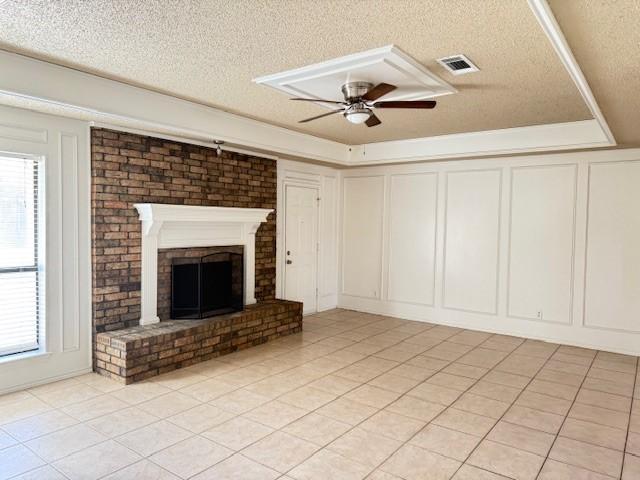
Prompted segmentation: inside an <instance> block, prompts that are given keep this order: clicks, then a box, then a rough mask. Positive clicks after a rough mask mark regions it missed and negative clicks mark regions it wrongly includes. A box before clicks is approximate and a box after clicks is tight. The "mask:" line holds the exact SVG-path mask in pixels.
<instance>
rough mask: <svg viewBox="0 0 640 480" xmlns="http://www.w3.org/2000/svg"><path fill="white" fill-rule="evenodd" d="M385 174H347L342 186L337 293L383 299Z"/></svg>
mask: <svg viewBox="0 0 640 480" xmlns="http://www.w3.org/2000/svg"><path fill="white" fill-rule="evenodd" d="M385 184H386V181H385V176H384V175H362V176H358V175H357V176H349V177H347V178H345V179H344V181H343V185H342V205H343V207H342V236H341V237H342V262H341V284H340V292H341V293H342V294H345V295H352V296H355V297H362V298H375V299H381V298H383V293H382V288H383V282H382V275H383V272H384V268H383V260H384V247H385V242H384V238H385V237H386V235H384V232H383V229H384V225H385V209H384V206H385V189H386V188H385Z"/></svg>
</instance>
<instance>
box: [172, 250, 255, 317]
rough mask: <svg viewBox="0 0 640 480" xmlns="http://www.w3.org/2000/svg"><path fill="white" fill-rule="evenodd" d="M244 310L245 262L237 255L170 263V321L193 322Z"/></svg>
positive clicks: (178, 260)
mask: <svg viewBox="0 0 640 480" xmlns="http://www.w3.org/2000/svg"><path fill="white" fill-rule="evenodd" d="M243 309H244V259H243V255H242V254H240V253H235V252H217V253H212V254H210V255H205V256H203V257H199V258H174V259H172V261H171V318H172V319H175V320H179V319H194V318H207V317H213V316H216V315H223V314H226V313H231V312H239V311H242V310H243Z"/></svg>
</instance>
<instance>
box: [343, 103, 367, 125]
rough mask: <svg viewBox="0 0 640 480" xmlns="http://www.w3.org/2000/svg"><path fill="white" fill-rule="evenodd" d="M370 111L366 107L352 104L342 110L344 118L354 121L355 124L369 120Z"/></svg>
mask: <svg viewBox="0 0 640 480" xmlns="http://www.w3.org/2000/svg"><path fill="white" fill-rule="evenodd" d="M372 113H373V112H372V111H371V110H370V109H368V108H367V107H364V106H360V105H354V106H352V107H349V108H348V109H347V110H345V112H344V118H346V119H347V120H349V122H351V123H354V124H356V125H360V124H361V123H364V122H366V121H367V120H369V117H370V116H371V115H372Z"/></svg>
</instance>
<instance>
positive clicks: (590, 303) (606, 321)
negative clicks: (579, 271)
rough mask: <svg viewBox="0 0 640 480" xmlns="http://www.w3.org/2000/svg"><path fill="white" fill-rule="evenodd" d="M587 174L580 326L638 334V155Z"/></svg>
mask: <svg viewBox="0 0 640 480" xmlns="http://www.w3.org/2000/svg"><path fill="white" fill-rule="evenodd" d="M588 175H589V178H588V192H587V193H588V204H587V227H586V229H587V245H586V252H585V277H584V288H585V293H584V316H583V325H584V326H585V327H586V328H593V329H600V330H608V331H620V332H633V333H640V248H639V247H638V246H639V245H640V189H639V188H638V185H640V155H639V156H638V160H625V161H618V162H611V163H590V164H589V173H588Z"/></svg>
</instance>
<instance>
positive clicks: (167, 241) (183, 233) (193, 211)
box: [134, 203, 273, 325]
mask: <svg viewBox="0 0 640 480" xmlns="http://www.w3.org/2000/svg"><path fill="white" fill-rule="evenodd" d="M134 206H135V207H136V209H137V210H138V214H139V216H140V221H141V222H142V253H141V257H142V258H141V263H142V272H141V298H140V302H141V305H142V312H141V318H140V324H141V325H148V324H151V323H157V322H159V321H160V319H159V318H158V249H160V248H188V247H215V246H230V245H243V246H244V292H245V304H247V305H249V304H252V303H256V299H255V283H256V281H255V278H256V277H255V276H256V267H255V240H256V231H257V230H258V227H259V226H260V224H261V223H262V222H265V221H266V220H267V216H268V215H269V213H271V212H272V211H273V210H269V209H266V208H231V207H200V206H191V205H165V204H158V203H136V204H135V205H134Z"/></svg>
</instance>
